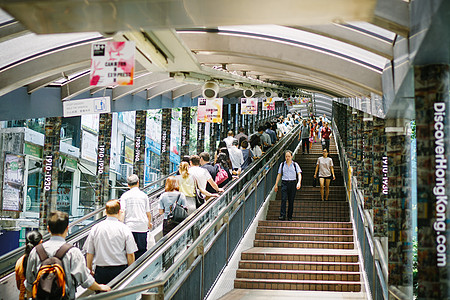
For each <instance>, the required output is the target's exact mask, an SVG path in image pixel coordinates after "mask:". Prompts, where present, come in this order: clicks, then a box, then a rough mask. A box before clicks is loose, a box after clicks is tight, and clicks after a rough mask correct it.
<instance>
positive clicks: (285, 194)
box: [280, 180, 297, 219]
mask: <svg viewBox="0 0 450 300" xmlns="http://www.w3.org/2000/svg"><path fill="white" fill-rule="evenodd" d="M296 188H297V181H296V180H289V181H287V180H282V181H281V209H280V216H281V217H283V218H285V217H286V201H288V212H287V217H288V218H289V219H290V218H292V215H293V213H294V199H295V192H296V191H297V189H296Z"/></svg>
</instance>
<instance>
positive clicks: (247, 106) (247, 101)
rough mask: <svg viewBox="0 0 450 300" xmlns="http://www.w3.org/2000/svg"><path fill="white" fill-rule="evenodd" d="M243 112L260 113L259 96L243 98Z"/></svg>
mask: <svg viewBox="0 0 450 300" xmlns="http://www.w3.org/2000/svg"><path fill="white" fill-rule="evenodd" d="M241 114H242V115H256V114H258V98H241Z"/></svg>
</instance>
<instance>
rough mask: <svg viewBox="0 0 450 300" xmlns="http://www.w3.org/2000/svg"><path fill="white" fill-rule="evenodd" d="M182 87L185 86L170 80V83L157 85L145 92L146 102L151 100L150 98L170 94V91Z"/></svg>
mask: <svg viewBox="0 0 450 300" xmlns="http://www.w3.org/2000/svg"><path fill="white" fill-rule="evenodd" d="M184 85H186V84H185V83H180V82H176V81H175V80H170V81H167V82H164V83H162V84H159V85H157V86H155V87H154V88H151V89H148V90H147V100H151V99H152V98H155V97H156V96H159V95H161V94H164V93H167V92H170V91H172V90H174V89H177V88H179V87H181V86H184Z"/></svg>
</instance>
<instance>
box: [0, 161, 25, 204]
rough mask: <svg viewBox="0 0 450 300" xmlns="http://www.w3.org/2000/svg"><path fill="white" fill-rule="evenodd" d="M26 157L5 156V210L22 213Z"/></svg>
mask: <svg viewBox="0 0 450 300" xmlns="http://www.w3.org/2000/svg"><path fill="white" fill-rule="evenodd" d="M24 169H25V157H24V156H23V155H15V154H9V153H6V154H5V160H4V162H3V210H9V211H21V210H22V206H23V200H24V197H23V186H24Z"/></svg>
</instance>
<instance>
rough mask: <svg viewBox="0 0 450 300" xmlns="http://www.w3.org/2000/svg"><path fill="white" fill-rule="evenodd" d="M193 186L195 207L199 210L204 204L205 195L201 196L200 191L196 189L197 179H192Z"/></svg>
mask: <svg viewBox="0 0 450 300" xmlns="http://www.w3.org/2000/svg"><path fill="white" fill-rule="evenodd" d="M194 185H195V207H196V208H199V207H200V206H202V205H203V203H205V198H206V197H205V195H203V194H202V192H201V191H200V189H199V188H198V184H197V179H196V178H195V177H194Z"/></svg>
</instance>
